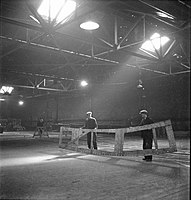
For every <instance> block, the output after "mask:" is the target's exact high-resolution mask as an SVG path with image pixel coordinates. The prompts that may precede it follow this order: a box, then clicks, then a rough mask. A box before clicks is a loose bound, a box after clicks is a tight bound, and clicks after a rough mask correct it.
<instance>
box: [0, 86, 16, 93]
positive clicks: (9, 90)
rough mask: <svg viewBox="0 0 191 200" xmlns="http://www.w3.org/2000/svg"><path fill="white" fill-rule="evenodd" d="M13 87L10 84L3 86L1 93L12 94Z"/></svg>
mask: <svg viewBox="0 0 191 200" xmlns="http://www.w3.org/2000/svg"><path fill="white" fill-rule="evenodd" d="M13 89H14V88H13V87H10V86H2V87H1V89H0V93H1V94H11V92H12V91H13Z"/></svg>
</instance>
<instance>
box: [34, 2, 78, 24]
mask: <svg viewBox="0 0 191 200" xmlns="http://www.w3.org/2000/svg"><path fill="white" fill-rule="evenodd" d="M49 2H50V4H49ZM49 8H50V10H49ZM75 9H76V2H75V1H72V0H43V2H42V3H41V5H40V7H39V8H38V13H39V14H40V15H41V16H42V17H43V18H44V19H46V20H48V19H49V15H50V20H51V21H52V20H54V19H55V18H56V22H57V23H59V22H62V23H64V21H63V20H64V19H66V18H67V17H68V16H69V15H70V14H71V13H72V12H74V11H75ZM57 15H58V16H57Z"/></svg>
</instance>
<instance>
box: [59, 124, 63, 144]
mask: <svg viewBox="0 0 191 200" xmlns="http://www.w3.org/2000/svg"><path fill="white" fill-rule="evenodd" d="M63 128H64V127H60V135H59V147H60V146H61V145H62V133H63V131H62V129H63Z"/></svg>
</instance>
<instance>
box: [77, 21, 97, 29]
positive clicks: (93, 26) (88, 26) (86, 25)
mask: <svg viewBox="0 0 191 200" xmlns="http://www.w3.org/2000/svg"><path fill="white" fill-rule="evenodd" d="M80 28H82V29H85V30H95V29H98V28H99V24H98V23H96V22H92V21H87V22H83V23H82V24H80Z"/></svg>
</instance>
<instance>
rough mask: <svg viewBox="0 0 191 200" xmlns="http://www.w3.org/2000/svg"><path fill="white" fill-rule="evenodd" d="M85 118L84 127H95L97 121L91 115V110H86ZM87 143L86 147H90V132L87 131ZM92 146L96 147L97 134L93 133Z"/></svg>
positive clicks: (96, 126)
mask: <svg viewBox="0 0 191 200" xmlns="http://www.w3.org/2000/svg"><path fill="white" fill-rule="evenodd" d="M86 114H87V118H86V121H85V124H84V127H83V128H85V129H97V128H98V125H97V121H96V119H95V118H94V117H92V112H87V113H86ZM87 144H88V148H89V149H91V132H89V133H87ZM93 147H94V149H97V134H96V133H95V132H94V133H93Z"/></svg>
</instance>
